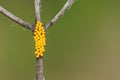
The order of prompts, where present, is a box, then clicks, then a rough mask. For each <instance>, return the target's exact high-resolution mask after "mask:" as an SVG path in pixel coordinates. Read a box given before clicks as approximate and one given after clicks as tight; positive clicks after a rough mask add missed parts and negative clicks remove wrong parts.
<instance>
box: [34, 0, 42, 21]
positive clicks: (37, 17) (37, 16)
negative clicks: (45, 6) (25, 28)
mask: <svg viewBox="0 0 120 80" xmlns="http://www.w3.org/2000/svg"><path fill="white" fill-rule="evenodd" d="M40 3H41V0H34V6H35V21H40Z"/></svg>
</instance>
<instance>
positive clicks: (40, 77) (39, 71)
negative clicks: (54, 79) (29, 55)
mask: <svg viewBox="0 0 120 80" xmlns="http://www.w3.org/2000/svg"><path fill="white" fill-rule="evenodd" d="M36 80H44V74H43V57H40V58H38V59H37V60H36Z"/></svg>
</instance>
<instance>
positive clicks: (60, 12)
mask: <svg viewBox="0 0 120 80" xmlns="http://www.w3.org/2000/svg"><path fill="white" fill-rule="evenodd" d="M73 3H74V0H67V2H66V3H65V5H64V6H63V8H62V9H61V10H60V11H59V12H58V13H57V15H56V16H55V17H54V18H53V19H52V20H51V21H50V22H49V23H47V24H46V25H45V30H47V29H48V28H49V27H51V26H52V25H53V24H54V23H55V22H56V21H57V20H58V19H59V18H60V17H61V16H62V15H63V14H64V13H65V11H66V10H67V9H68V8H69V7H70V6H71V5H72V4H73Z"/></svg>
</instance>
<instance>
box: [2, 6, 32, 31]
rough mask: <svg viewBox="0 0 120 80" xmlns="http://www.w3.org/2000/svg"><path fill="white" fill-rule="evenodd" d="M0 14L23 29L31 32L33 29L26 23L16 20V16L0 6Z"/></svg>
mask: <svg viewBox="0 0 120 80" xmlns="http://www.w3.org/2000/svg"><path fill="white" fill-rule="evenodd" d="M0 13H2V14H3V15H5V16H7V17H8V18H9V19H11V20H13V21H14V22H16V23H18V24H20V25H22V26H23V27H25V28H27V29H29V30H31V31H32V30H33V27H32V25H31V24H29V23H28V22H25V21H23V20H22V19H20V18H18V17H17V16H15V15H13V14H12V13H11V12H9V11H7V10H6V9H5V8H3V7H2V6H0Z"/></svg>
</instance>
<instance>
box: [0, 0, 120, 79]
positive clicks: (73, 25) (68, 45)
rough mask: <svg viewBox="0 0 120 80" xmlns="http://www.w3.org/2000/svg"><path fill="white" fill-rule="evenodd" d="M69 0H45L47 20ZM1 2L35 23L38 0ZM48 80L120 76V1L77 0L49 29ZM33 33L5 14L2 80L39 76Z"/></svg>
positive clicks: (0, 29) (0, 36)
mask: <svg viewBox="0 0 120 80" xmlns="http://www.w3.org/2000/svg"><path fill="white" fill-rule="evenodd" d="M65 2H66V0H42V12H41V14H42V15H41V16H42V22H43V23H44V24H46V23H47V22H48V21H49V20H51V19H52V18H53V17H54V16H55V15H56V13H57V12H58V11H59V10H60V9H61V7H62V6H63V5H64V3H65ZM0 5H1V6H3V7H4V8H6V9H7V10H9V11H10V12H12V13H14V14H15V15H16V16H18V17H20V18H21V19H23V20H25V21H28V22H30V23H31V24H34V3H33V0H0ZM46 38H47V45H46V51H45V55H44V70H45V72H44V73H45V78H46V80H120V1H119V0H76V1H75V3H74V5H73V6H72V7H71V8H70V9H69V10H68V11H67V12H66V13H65V14H64V16H63V17H61V18H60V20H59V21H57V22H56V24H55V25H54V26H53V27H52V28H50V29H49V30H48V31H47V32H46ZM35 62H36V59H35V55H34V40H33V35H32V33H31V32H30V31H29V30H27V29H25V28H23V27H21V26H20V25H18V24H16V23H14V22H13V21H11V20H10V19H8V18H7V17H6V16H4V15H2V14H0V80H35Z"/></svg>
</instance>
